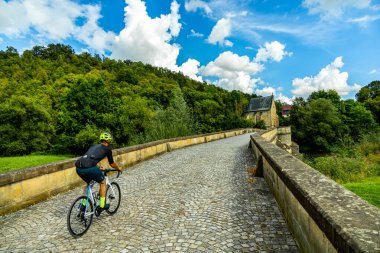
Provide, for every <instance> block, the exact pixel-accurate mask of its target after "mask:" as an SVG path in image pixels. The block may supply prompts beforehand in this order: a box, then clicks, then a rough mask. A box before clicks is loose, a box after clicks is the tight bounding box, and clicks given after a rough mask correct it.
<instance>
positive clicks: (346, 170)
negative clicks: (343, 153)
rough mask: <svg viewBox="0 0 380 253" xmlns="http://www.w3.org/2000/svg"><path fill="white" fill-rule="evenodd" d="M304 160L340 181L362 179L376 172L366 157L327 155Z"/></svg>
mask: <svg viewBox="0 0 380 253" xmlns="http://www.w3.org/2000/svg"><path fill="white" fill-rule="evenodd" d="M304 161H305V162H306V163H307V164H309V165H310V166H312V167H313V168H314V169H316V170H318V171H319V172H321V173H322V174H324V175H326V176H328V177H330V178H331V179H333V180H335V181H337V182H338V183H347V182H355V181H360V180H363V179H365V178H367V177H369V176H373V175H375V174H376V172H375V171H374V169H373V168H372V167H371V166H369V164H368V163H367V162H366V160H365V159H364V158H351V157H338V156H327V157H317V158H313V159H305V160H304Z"/></svg>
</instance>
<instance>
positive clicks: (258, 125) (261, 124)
mask: <svg viewBox="0 0 380 253" xmlns="http://www.w3.org/2000/svg"><path fill="white" fill-rule="evenodd" d="M253 128H260V129H267V126H266V125H265V122H264V121H263V120H259V121H257V122H256V123H255V124H254V125H253Z"/></svg>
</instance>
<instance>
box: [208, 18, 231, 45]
mask: <svg viewBox="0 0 380 253" xmlns="http://www.w3.org/2000/svg"><path fill="white" fill-rule="evenodd" d="M231 28H232V24H231V19H229V18H222V19H219V20H218V22H217V23H216V25H215V26H214V27H213V28H212V31H211V33H210V35H209V37H208V39H207V41H208V42H209V43H211V44H214V45H215V44H217V43H219V44H220V45H226V46H232V45H233V43H232V42H231V41H228V40H225V38H226V37H228V36H230V35H231Z"/></svg>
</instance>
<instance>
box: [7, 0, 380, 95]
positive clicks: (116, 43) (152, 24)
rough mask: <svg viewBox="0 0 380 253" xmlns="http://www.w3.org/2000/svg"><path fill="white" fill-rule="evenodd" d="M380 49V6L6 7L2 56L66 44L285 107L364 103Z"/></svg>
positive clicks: (139, 2)
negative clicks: (300, 102)
mask: <svg viewBox="0 0 380 253" xmlns="http://www.w3.org/2000/svg"><path fill="white" fill-rule="evenodd" d="M379 41H380V0H372V1H371V0H334V1H331V0H301V1H281V0H278V1H276V0H263V1H258V0H242V1H234V0H203V1H202V0H176V1H172V0H160V1H157V0H146V1H143V0H112V1H111V0H107V1H106V0H104V1H100V0H97V1H93V0H0V49H1V50H4V49H5V48H6V47H7V46H13V47H15V48H17V49H18V50H19V52H22V51H23V50H25V49H30V48H31V47H33V46H34V45H47V44H49V43H65V44H69V45H71V46H72V47H73V48H74V49H75V51H76V52H77V53H80V52H83V51H88V52H90V53H100V54H104V55H106V56H108V57H110V58H114V59H122V60H124V59H130V60H133V61H142V62H145V63H150V64H153V65H156V66H162V67H167V68H169V69H172V70H174V71H181V72H183V73H184V74H186V75H188V76H190V77H191V78H194V79H196V80H200V81H206V82H210V83H214V84H215V85H218V86H221V87H223V88H225V89H228V90H233V89H236V90H241V91H243V92H247V93H252V92H254V93H256V94H259V95H264V96H265V95H271V94H272V93H273V94H274V95H275V96H276V98H277V99H280V100H282V101H285V102H290V99H291V98H293V97H296V96H303V97H307V96H308V95H309V94H310V93H311V92H313V91H316V90H321V89H335V90H337V91H338V93H339V94H340V95H341V96H342V97H343V98H354V96H355V94H356V93H357V91H358V90H359V89H360V87H362V86H365V85H367V84H368V83H370V82H371V81H373V80H379V79H380V61H379V58H380V46H379Z"/></svg>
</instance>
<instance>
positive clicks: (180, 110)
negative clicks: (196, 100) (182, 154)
mask: <svg viewBox="0 0 380 253" xmlns="http://www.w3.org/2000/svg"><path fill="white" fill-rule="evenodd" d="M173 93H174V95H173V96H174V97H173V99H172V101H171V103H170V106H169V107H168V108H167V109H166V110H163V109H159V110H157V111H156V113H155V116H154V117H153V119H152V120H151V121H150V123H149V125H148V127H147V131H146V140H147V141H154V140H162V139H169V138H173V137H178V136H186V135H192V134H195V133H196V124H195V122H194V120H193V117H192V115H191V112H190V109H189V108H188V106H187V104H186V102H185V100H184V99H183V97H182V92H181V90H180V89H179V88H177V89H175V90H174V91H173Z"/></svg>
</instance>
